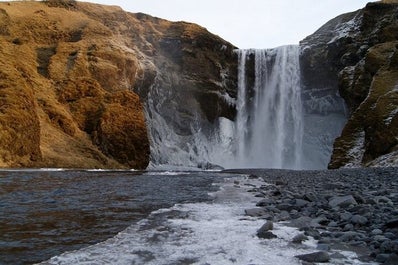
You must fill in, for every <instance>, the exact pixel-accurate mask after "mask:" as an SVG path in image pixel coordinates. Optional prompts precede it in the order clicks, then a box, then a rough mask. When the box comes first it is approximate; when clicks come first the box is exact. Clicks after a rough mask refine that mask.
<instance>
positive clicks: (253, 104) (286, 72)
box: [234, 45, 303, 169]
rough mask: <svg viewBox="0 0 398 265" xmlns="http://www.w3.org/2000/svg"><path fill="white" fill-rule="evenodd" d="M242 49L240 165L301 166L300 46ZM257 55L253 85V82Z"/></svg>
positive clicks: (237, 153)
mask: <svg viewBox="0 0 398 265" xmlns="http://www.w3.org/2000/svg"><path fill="white" fill-rule="evenodd" d="M238 52H239V70H238V80H239V81H238V101H237V110H238V115H237V120H236V127H235V139H236V141H237V144H236V150H235V160H236V161H235V163H234V164H235V167H236V166H239V167H264V168H292V169H300V168H301V167H302V166H301V157H302V139H303V111H302V102H301V87H300V69H299V47H298V46H293V45H292V46H283V47H279V48H276V49H272V50H239V51H238ZM251 56H254V69H255V70H254V85H253V87H250V86H249V84H248V82H247V63H248V60H249V57H251ZM249 95H251V96H249Z"/></svg>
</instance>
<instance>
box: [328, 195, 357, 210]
mask: <svg viewBox="0 0 398 265" xmlns="http://www.w3.org/2000/svg"><path fill="white" fill-rule="evenodd" d="M355 204H358V203H357V201H356V200H355V199H354V197H353V196H352V195H347V196H335V197H332V198H331V199H330V200H329V206H330V207H332V208H335V207H337V206H338V207H348V206H350V205H355Z"/></svg>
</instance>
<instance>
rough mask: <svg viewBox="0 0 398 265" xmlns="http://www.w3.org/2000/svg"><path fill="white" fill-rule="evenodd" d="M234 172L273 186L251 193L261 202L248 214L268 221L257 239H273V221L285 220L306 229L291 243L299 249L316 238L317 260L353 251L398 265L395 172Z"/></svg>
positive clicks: (364, 170)
mask: <svg viewBox="0 0 398 265" xmlns="http://www.w3.org/2000/svg"><path fill="white" fill-rule="evenodd" d="M233 172H238V173H247V174H251V176H252V177H261V178H263V179H264V181H265V182H266V183H268V184H269V185H264V186H263V187H261V188H256V189H253V190H251V192H253V193H254V194H255V195H256V196H258V197H262V198H263V199H262V200H261V201H259V202H258V204H257V207H256V208H253V209H246V214H248V215H250V216H256V217H259V218H264V219H267V220H268V221H267V222H268V223H267V224H265V225H264V226H263V227H262V228H261V229H260V227H259V233H258V235H259V237H262V238H268V239H272V238H274V235H273V234H272V223H270V222H279V221H285V222H287V223H288V224H289V225H292V226H295V227H297V228H299V229H300V230H301V231H302V235H300V236H298V237H297V238H295V239H294V240H293V242H292V243H293V244H297V246H298V247H299V244H300V242H302V241H303V240H306V238H307V237H308V236H311V237H314V238H315V239H317V240H318V249H319V251H320V253H317V255H313V256H315V257H319V259H323V260H324V259H325V253H324V252H325V251H326V252H328V255H329V254H330V255H331V257H332V258H338V255H336V254H335V252H337V253H338V252H339V251H340V250H350V251H355V252H357V253H358V255H359V256H360V257H361V259H363V260H368V261H377V262H380V263H385V264H390V265H391V264H397V262H398V169H397V168H379V169H352V170H350V169H342V170H333V171H288V170H256V169H254V170H234V171H233ZM268 239H265V240H268ZM332 253H334V254H332ZM306 258H308V257H304V258H302V259H303V260H305V259H306ZM310 258H311V257H310ZM312 258H313V257H312ZM329 258H330V257H329ZM314 262H321V261H316V260H315V261H314Z"/></svg>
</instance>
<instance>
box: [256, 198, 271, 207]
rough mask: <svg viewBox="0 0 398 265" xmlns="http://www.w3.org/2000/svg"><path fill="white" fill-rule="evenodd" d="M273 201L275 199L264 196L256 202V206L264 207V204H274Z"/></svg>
mask: <svg viewBox="0 0 398 265" xmlns="http://www.w3.org/2000/svg"><path fill="white" fill-rule="evenodd" d="M274 203H275V200H273V199H270V198H265V199H262V200H261V201H259V202H258V203H257V204H256V206H259V207H264V206H268V205H272V204H274Z"/></svg>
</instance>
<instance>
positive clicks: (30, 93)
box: [0, 0, 236, 169]
mask: <svg viewBox="0 0 398 265" xmlns="http://www.w3.org/2000/svg"><path fill="white" fill-rule="evenodd" d="M232 49H233V46H232V45H230V44H229V43H227V42H225V41H223V40H221V39H220V38H218V37H217V36H214V35H212V34H210V33H209V32H207V30H205V29H204V28H201V27H199V26H197V25H194V24H189V23H183V22H178V23H172V22H169V21H165V20H162V19H158V18H153V17H150V16H147V15H144V14H131V13H127V12H124V11H123V10H122V9H120V8H119V7H114V6H101V5H95V4H89V3H82V2H75V1H67V0H64V1H44V2H27V1H26V2H9V3H7V2H1V3H0V76H1V78H0V166H1V167H74V168H82V167H84V168H126V167H128V168H137V169H143V168H146V166H147V165H148V163H149V155H150V151H149V146H150V142H149V137H148V128H147V126H146V123H145V120H146V118H149V119H151V116H150V115H149V116H147V117H145V113H144V109H143V106H146V107H148V104H149V105H157V101H164V100H165V99H164V98H161V97H159V98H155V97H152V96H151V93H152V94H154V93H157V92H159V90H156V91H154V90H153V88H154V87H162V91H163V92H162V93H168V94H169V95H171V94H172V95H173V96H175V97H178V101H177V100H174V101H169V102H165V103H164V104H166V105H167V106H168V107H169V110H168V111H169V112H170V113H164V116H165V117H169V118H168V119H169V120H168V121H169V122H170V123H172V122H173V121H176V122H175V124H174V125H173V126H174V127H176V129H179V130H180V131H179V132H180V134H189V133H190V124H189V123H187V125H186V128H184V127H182V128H177V127H178V126H181V124H184V122H183V121H182V122H181V119H185V118H186V119H187V120H189V121H191V120H192V115H194V113H199V114H200V115H201V116H200V117H199V118H197V119H196V120H198V122H199V123H200V122H202V121H205V122H206V123H212V122H213V121H214V120H215V119H216V117H218V116H228V117H231V116H232V115H233V109H232V108H231V107H230V106H229V105H228V104H226V103H225V100H222V97H221V96H220V95H221V93H227V91H226V88H227V87H233V86H231V85H230V84H231V83H234V82H235V80H234V75H233V74H232V75H230V76H231V78H230V79H228V78H224V77H223V74H225V75H226V74H227V72H228V71H230V70H229V68H228V67H229V66H227V64H229V63H230V62H229V61H231V62H235V61H234V58H233V56H234V55H233V52H232ZM219 54H221V58H219V56H220V55H219ZM228 60H229V61H228ZM232 64H233V63H232ZM232 64H231V65H232ZM235 64H236V62H235ZM231 69H235V66H234V65H232V66H231ZM223 82H224V83H223ZM226 83H229V84H228V85H227V84H226ZM228 93H230V94H231V95H232V96H233V91H228ZM140 99H141V100H140ZM148 101H150V102H149V103H148ZM153 101H156V102H155V103H154V102H153ZM158 105H159V104H158ZM214 106H215V107H214ZM165 111H166V110H165ZM172 111H177V114H175V113H172ZM152 130H153V128H152Z"/></svg>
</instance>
